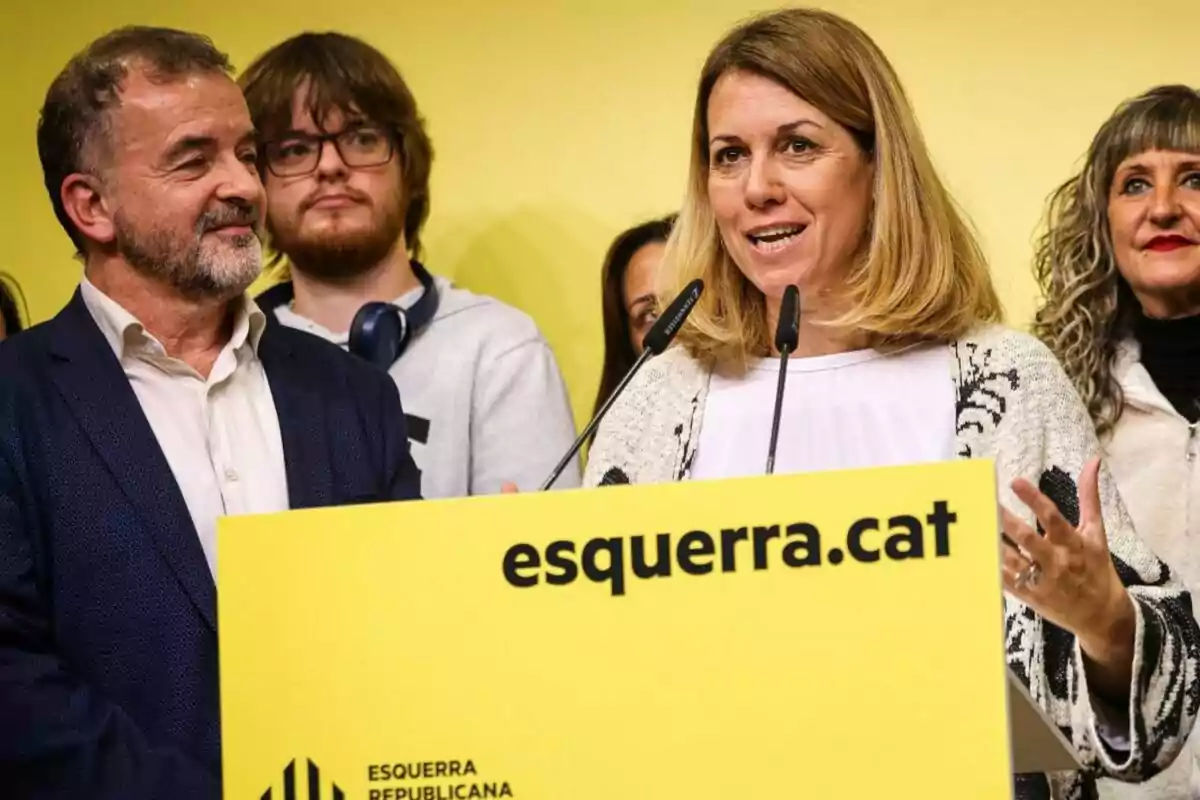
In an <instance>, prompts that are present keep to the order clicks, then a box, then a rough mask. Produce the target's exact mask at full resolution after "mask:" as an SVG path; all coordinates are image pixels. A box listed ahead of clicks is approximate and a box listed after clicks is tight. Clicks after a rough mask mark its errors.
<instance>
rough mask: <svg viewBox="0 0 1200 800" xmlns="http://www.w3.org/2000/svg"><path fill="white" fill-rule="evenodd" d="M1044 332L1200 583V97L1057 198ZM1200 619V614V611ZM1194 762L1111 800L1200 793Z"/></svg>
mask: <svg viewBox="0 0 1200 800" xmlns="http://www.w3.org/2000/svg"><path fill="white" fill-rule="evenodd" d="M1036 268H1037V276H1038V279H1039V281H1040V283H1041V285H1042V288H1043V291H1044V292H1045V303H1044V304H1043V306H1042V307H1041V309H1039V311H1038V314H1037V323H1036V332H1037V333H1038V335H1039V336H1040V337H1041V338H1042V340H1043V341H1044V342H1045V343H1046V344H1047V345H1049V347H1050V349H1051V350H1053V351H1054V352H1055V353H1056V354H1057V355H1058V357H1059V358H1060V359H1061V361H1062V363H1063V365H1064V367H1065V369H1066V372H1067V376H1068V377H1069V378H1070V379H1071V381H1072V382H1073V383H1074V384H1075V388H1076V389H1077V390H1078V391H1079V393H1080V394H1081V395H1082V397H1083V400H1084V403H1085V404H1086V406H1087V409H1088V412H1089V414H1090V416H1091V421H1092V424H1093V425H1094V426H1095V428H1096V431H1097V433H1098V434H1099V435H1100V438H1101V442H1102V443H1103V446H1104V450H1105V454H1106V460H1107V462H1108V464H1109V465H1110V467H1111V469H1112V472H1113V475H1114V477H1115V479H1116V482H1117V485H1118V486H1119V487H1120V489H1121V495H1122V497H1123V498H1124V500H1125V502H1126V503H1127V504H1128V507H1129V511H1130V513H1131V515H1132V516H1133V520H1134V524H1135V526H1136V527H1137V530H1138V531H1139V532H1140V533H1141V534H1142V536H1143V537H1144V538H1145V539H1146V542H1147V543H1148V544H1149V545H1150V546H1151V547H1152V548H1153V549H1154V551H1155V552H1156V553H1158V554H1159V555H1160V556H1161V557H1162V558H1163V559H1164V560H1165V561H1166V562H1167V563H1168V564H1169V565H1170V567H1171V568H1172V569H1173V570H1174V571H1175V572H1176V574H1178V575H1179V576H1180V578H1181V579H1182V580H1183V581H1184V583H1185V584H1186V585H1187V586H1188V588H1189V589H1191V590H1193V591H1194V590H1195V588H1196V586H1197V585H1200V466H1198V465H1197V463H1196V462H1197V457H1198V456H1200V93H1197V92H1196V90H1194V89H1192V88H1190V87H1187V86H1159V87H1156V88H1154V89H1151V90H1150V91H1148V92H1146V93H1144V94H1142V95H1141V96H1139V97H1136V98H1133V99H1131V100H1129V101H1127V102H1125V103H1123V104H1122V105H1121V106H1120V107H1119V108H1118V109H1117V110H1116V112H1115V113H1114V114H1113V115H1112V116H1111V117H1110V118H1109V119H1108V121H1106V122H1105V123H1104V125H1103V126H1101V128H1100V130H1099V131H1098V132H1097V134H1096V136H1095V138H1094V139H1093V140H1092V144H1091V146H1090V148H1089V149H1088V153H1087V157H1086V160H1085V162H1084V166H1083V169H1082V170H1081V171H1080V172H1079V173H1078V174H1077V175H1075V176H1073V177H1072V178H1070V179H1069V180H1067V181H1066V182H1065V183H1064V184H1063V185H1062V186H1060V187H1059V188H1058V189H1057V190H1056V191H1055V193H1054V194H1053V195H1051V199H1050V203H1049V208H1048V213H1047V224H1046V230H1045V233H1044V234H1043V236H1042V238H1041V240H1040V244H1039V248H1038V253H1037V259H1036ZM1192 611H1193V613H1195V611H1196V609H1195V608H1194V607H1193V609H1192ZM1195 738H1196V737H1193V743H1192V746H1191V747H1190V748H1189V750H1190V753H1189V755H1187V756H1185V757H1182V758H1179V759H1178V760H1177V761H1175V763H1174V764H1172V765H1171V767H1170V769H1169V770H1167V771H1166V772H1165V773H1164V774H1163V775H1160V776H1158V777H1156V778H1155V779H1154V780H1152V781H1149V782H1147V783H1146V784H1144V785H1142V786H1138V787H1125V786H1119V785H1116V784H1112V783H1109V782H1105V784H1104V785H1102V787H1101V789H1102V792H1101V796H1102V797H1130V798H1133V797H1137V798H1144V799H1145V800H1149V799H1150V798H1163V799H1164V800H1166V798H1178V797H1193V798H1195V797H1200V769H1197V767H1196V759H1197V756H1198V755H1200V750H1198V748H1197V743H1196V741H1195Z"/></svg>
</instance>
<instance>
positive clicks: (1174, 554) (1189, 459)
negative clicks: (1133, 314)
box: [1098, 339, 1200, 800]
mask: <svg viewBox="0 0 1200 800" xmlns="http://www.w3.org/2000/svg"><path fill="white" fill-rule="evenodd" d="M1140 350H1141V348H1140V347H1139V346H1138V344H1137V342H1136V341H1135V340H1133V339H1129V340H1126V341H1125V342H1122V344H1121V348H1120V350H1119V351H1118V358H1117V363H1116V365H1115V367H1114V369H1113V375H1114V376H1115V377H1116V379H1117V382H1118V383H1119V384H1120V386H1121V391H1122V392H1123V393H1124V399H1125V409H1124V411H1123V412H1122V414H1121V418H1120V419H1119V420H1117V424H1116V427H1115V428H1114V429H1113V430H1112V431H1111V432H1110V433H1109V434H1108V435H1107V436H1106V437H1105V438H1104V449H1105V456H1106V458H1105V462H1106V464H1107V466H1108V468H1109V469H1110V470H1111V471H1112V475H1113V478H1114V479H1115V480H1116V483H1117V488H1118V489H1119V490H1120V492H1121V498H1122V499H1123V500H1124V501H1125V504H1126V507H1127V508H1128V509H1129V514H1130V516H1131V517H1133V527H1134V530H1136V531H1137V532H1138V535H1139V536H1140V537H1141V538H1142V539H1144V540H1145V542H1146V544H1147V545H1149V546H1150V548H1151V549H1152V550H1153V551H1154V552H1155V554H1156V555H1158V556H1159V558H1161V559H1162V560H1163V561H1165V562H1167V564H1168V565H1169V566H1170V567H1171V570H1172V571H1173V572H1174V574H1175V575H1177V576H1178V577H1179V578H1180V579H1181V580H1182V581H1183V582H1184V583H1185V584H1186V585H1187V587H1188V588H1189V589H1190V590H1191V591H1192V597H1193V601H1192V615H1193V616H1195V617H1197V618H1200V603H1198V602H1197V601H1196V599H1195V598H1196V596H1197V594H1198V593H1200V423H1189V422H1188V421H1187V419H1186V418H1185V417H1184V416H1183V415H1182V414H1180V413H1179V412H1178V411H1176V410H1175V407H1174V406H1172V405H1171V401H1169V400H1167V398H1166V397H1164V396H1163V394H1162V392H1161V391H1159V389H1158V387H1157V386H1155V384H1154V379H1153V378H1151V377H1150V373H1149V372H1147V371H1146V367H1145V366H1144V365H1143V364H1142V363H1141V352H1140ZM1098 788H1099V792H1100V798H1101V800H1184V799H1185V798H1187V799H1190V800H1196V799H1197V798H1200V732H1193V733H1192V736H1191V739H1190V742H1189V745H1188V750H1187V752H1185V754H1184V755H1181V756H1180V757H1179V758H1177V759H1175V760H1174V761H1172V762H1171V765H1170V766H1169V767H1167V768H1166V769H1165V770H1163V771H1162V772H1161V773H1159V774H1158V775H1156V776H1154V777H1153V778H1151V779H1150V780H1148V781H1146V782H1144V783H1138V784H1129V783H1121V782H1119V781H1115V780H1111V779H1104V780H1101V781H1100V782H1099V783H1098Z"/></svg>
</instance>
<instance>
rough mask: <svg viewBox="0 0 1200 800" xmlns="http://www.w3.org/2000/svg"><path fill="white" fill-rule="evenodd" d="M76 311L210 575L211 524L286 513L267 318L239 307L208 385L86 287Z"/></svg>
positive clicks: (248, 303)
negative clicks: (159, 466) (162, 465)
mask: <svg viewBox="0 0 1200 800" xmlns="http://www.w3.org/2000/svg"><path fill="white" fill-rule="evenodd" d="M80 293H81V294H82V296H83V302H84V304H85V305H86V306H87V309H88V311H89V312H91V315H92V319H94V320H95V321H96V325H98V326H99V328H100V331H101V333H103V334H104V338H105V339H106V340H107V341H108V344H109V346H110V347H112V349H113V352H114V353H115V354H116V356H117V359H118V360H119V361H120V362H121V368H122V369H123V370H124V371H125V377H126V378H128V379H129V384H130V386H132V387H133V393H134V394H135V395H136V396H137V400H138V403H139V405H141V407H142V412H143V413H144V414H145V415H146V420H147V421H148V422H149V423H150V428H151V429H152V430H153V431H154V436H155V438H156V439H157V440H158V445H159V447H161V448H162V451H163V455H164V456H166V460H167V464H168V466H169V467H170V468H171V474H172V475H173V476H174V477H175V482H176V484H178V486H179V490H180V492H181V493H182V494H183V499H184V502H185V503H186V504H187V509H188V513H189V515H190V516H191V518H192V524H193V525H195V526H196V533H197V535H199V537H200V544H201V546H202V547H203V548H204V558H205V560H207V561H208V568H209V570H211V572H212V574H213V578H214V579H215V578H216V575H217V518H218V517H221V516H223V515H226V514H228V515H235V514H269V513H274V512H276V511H286V510H287V509H288V505H289V502H288V488H287V470H286V467H285V465H284V458H283V435H282V434H281V433H280V430H279V416H278V414H277V413H276V411H275V401H274V399H273V398H272V396H271V387H270V385H269V384H268V382H267V375H266V372H265V371H264V370H263V366H262V362H261V361H259V360H258V341H259V339H260V337H261V336H262V331H263V327H264V326H265V324H266V317H265V316H264V315H263V313H262V312H261V311H260V310H259V309H258V306H256V305H255V304H254V302H253V301H252V300H250V299H249V298H246V299H245V300H244V301H243V303H242V305H241V307H240V308H239V309H238V315H237V319H236V321H235V323H234V328H233V336H232V337H231V338H230V340H229V342H228V343H227V344H226V345H225V347H224V349H222V350H221V353H220V355H218V356H217V360H216V362H215V363H214V364H213V368H212V370H211V371H210V372H209V375H208V378H207V379H205V378H203V377H201V375H200V373H198V372H196V371H195V370H194V369H192V368H191V367H190V366H188V365H187V364H185V363H184V362H183V361H180V360H179V359H176V358H172V357H171V356H168V355H167V353H166V350H165V349H164V348H163V346H162V343H161V342H159V341H158V340H157V339H156V338H154V337H153V336H151V335H150V334H149V333H147V332H146V329H145V328H144V327H143V326H142V324H141V323H140V322H138V321H137V319H136V318H134V316H133V315H132V314H130V313H129V312H128V311H126V310H125V309H124V308H123V307H122V306H121V305H119V304H118V303H117V302H116V301H114V300H112V299H111V298H109V297H108V296H107V295H105V294H104V293H103V292H101V291H100V290H99V289H97V288H96V287H95V286H94V285H93V284H92V283H91V282H90V281H88V279H87V278H84V279H83V282H82V284H81V285H80Z"/></svg>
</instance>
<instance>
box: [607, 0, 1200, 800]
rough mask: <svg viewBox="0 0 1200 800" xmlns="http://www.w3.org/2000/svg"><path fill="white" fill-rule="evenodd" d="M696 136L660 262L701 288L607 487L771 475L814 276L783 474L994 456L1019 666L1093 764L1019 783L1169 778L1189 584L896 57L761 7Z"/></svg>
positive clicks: (1187, 701) (623, 435) (1184, 678)
mask: <svg viewBox="0 0 1200 800" xmlns="http://www.w3.org/2000/svg"><path fill="white" fill-rule="evenodd" d="M691 147H692V157H691V170H690V180H689V185H688V187H687V195H686V198H685V201H684V206H683V208H682V210H681V213H680V215H679V219H678V222H677V223H676V227H675V229H674V232H673V233H672V236H671V239H670V241H669V243H668V245H667V250H666V253H665V254H664V261H663V267H662V269H663V274H664V278H665V279H666V280H667V281H668V282H669V289H670V291H669V292H667V293H666V294H669V295H673V294H675V292H677V291H679V289H680V288H682V287H684V286H685V285H687V284H688V283H689V282H690V281H692V280H693V279H695V278H702V279H703V280H704V283H705V287H706V288H705V292H704V294H703V295H702V296H701V298H700V300H699V303H698V304H697V305H696V306H695V308H694V309H693V311H692V313H691V316H690V317H689V318H688V321H687V323H686V324H685V326H684V328H683V329H682V330H681V331H680V333H679V335H678V337H677V339H676V344H675V346H673V347H671V348H670V349H669V350H667V351H666V352H665V353H663V354H662V355H660V356H657V357H656V358H654V359H653V360H651V361H650V362H649V363H647V365H646V367H645V368H644V369H642V370H641V372H639V373H638V374H637V376H636V377H635V378H634V379H633V381H632V382H631V383H630V384H629V386H628V388H627V390H626V391H625V392H624V393H623V394H622V395H621V396H620V397H619V399H618V400H617V401H616V403H615V404H614V405H613V406H612V409H611V411H610V413H609V414H608V416H607V417H606V418H605V420H604V422H603V423H602V425H601V426H600V428H599V432H598V435H597V438H596V442H595V444H594V446H593V449H592V451H591V456H590V458H589V463H588V467H587V475H586V478H585V484H586V485H592V486H594V485H601V484H613V483H652V482H663V481H675V480H688V479H700V478H724V477H732V476H740V475H752V474H762V473H763V471H764V467H763V464H764V461H765V458H766V454H767V450H768V442H769V440H770V438H771V436H770V430H771V427H772V421H773V414H772V411H773V407H774V405H775V391H776V381H777V379H776V375H777V373H778V370H779V359H775V358H772V356H773V355H774V348H773V342H774V341H775V339H776V331H777V330H778V329H779V317H780V307H781V303H782V298H783V297H784V294H785V289H786V288H787V287H789V286H793V285H794V286H796V287H798V289H799V307H800V311H799V337H798V343H797V345H796V347H795V351H794V356H795V357H794V358H793V359H792V360H791V361H790V362H789V363H788V365H787V368H788V371H789V372H790V373H791V380H789V381H787V383H786V392H785V393H784V396H783V400H782V417H781V419H782V424H781V426H780V429H779V435H778V450H777V464H778V468H777V471H779V472H802V471H811V470H826V469H844V468H858V467H870V466H880V465H887V464H904V463H914V462H928V461H937V460H948V459H953V458H988V459H993V460H995V462H996V464H997V468H998V470H999V476H998V478H999V488H1000V493H1001V494H1000V501H1001V503H1002V504H1003V506H1004V507H1005V508H1006V509H1007V511H1006V512H1005V517H1004V524H1003V527H1004V533H1005V534H1006V536H1007V539H1008V542H1009V543H1006V545H1005V547H1004V553H1005V555H1004V582H1005V588H1006V590H1007V593H1006V607H1005V623H1006V635H1007V654H1008V662H1009V666H1010V667H1011V668H1012V669H1013V671H1014V672H1015V673H1016V674H1017V675H1018V676H1020V677H1021V679H1022V680H1023V681H1025V682H1027V684H1028V685H1029V688H1030V692H1031V694H1032V696H1033V697H1034V698H1036V699H1037V700H1038V701H1039V702H1040V703H1041V705H1042V707H1043V708H1044V709H1045V710H1046V712H1047V713H1048V714H1050V715H1051V717H1052V719H1053V720H1054V721H1055V723H1056V724H1057V725H1058V726H1059V728H1060V729H1062V730H1063V731H1064V732H1065V734H1066V735H1067V736H1068V737H1069V738H1070V739H1071V741H1072V744H1073V745H1074V747H1075V749H1076V751H1077V752H1078V754H1079V756H1080V757H1081V759H1083V763H1084V764H1085V765H1086V766H1087V767H1088V770H1087V772H1086V773H1074V774H1055V775H1053V776H1043V775H1033V776H1020V777H1019V778H1018V780H1017V793H1018V797H1021V798H1034V797H1051V796H1054V797H1060V798H1062V797H1065V798H1085V797H1092V796H1094V791H1095V778H1094V777H1093V773H1096V772H1099V773H1101V774H1107V775H1111V776H1114V777H1116V778H1118V779H1120V780H1125V781H1140V780H1144V779H1145V778H1147V777H1149V776H1151V775H1153V774H1155V773H1157V772H1158V771H1160V770H1162V769H1163V768H1164V767H1165V766H1166V765H1167V764H1169V763H1170V762H1171V761H1172V760H1173V759H1174V758H1175V756H1176V755H1177V754H1178V753H1179V752H1180V749H1181V747H1182V745H1183V742H1184V739H1185V737H1186V736H1187V733H1188V731H1189V730H1190V728H1191V724H1192V720H1193V718H1194V716H1195V714H1196V710H1197V709H1196V707H1197V703H1198V702H1200V700H1198V687H1197V686H1196V685H1195V684H1196V680H1197V678H1196V671H1197V660H1198V657H1200V641H1198V640H1200V632H1198V630H1197V627H1196V623H1195V622H1194V621H1193V619H1192V617H1191V615H1190V614H1189V613H1188V612H1187V602H1185V601H1186V600H1187V598H1188V595H1187V593H1186V592H1185V590H1184V588H1183V587H1182V586H1181V585H1179V584H1178V583H1176V582H1175V580H1174V578H1173V577H1172V576H1169V575H1168V574H1167V573H1166V572H1165V570H1164V568H1163V565H1162V564H1161V563H1160V562H1159V561H1158V560H1157V559H1156V558H1155V556H1154V555H1153V554H1152V553H1151V551H1150V550H1149V549H1148V548H1147V547H1146V546H1145V545H1144V544H1143V543H1142V542H1141V541H1140V540H1139V539H1138V538H1137V536H1136V534H1135V532H1134V530H1133V528H1132V525H1131V523H1130V521H1129V516H1128V514H1127V513H1126V512H1125V510H1124V508H1123V506H1122V504H1121V499H1120V497H1119V495H1118V494H1117V491H1116V487H1115V485H1114V483H1113V481H1112V479H1111V478H1110V477H1109V475H1108V473H1107V471H1105V470H1103V469H1102V468H1101V467H1100V464H1099V460H1098V453H1099V446H1098V443H1097V440H1096V436H1095V433H1094V431H1093V429H1092V426H1091V423H1090V421H1089V419H1088V415H1087V412H1086V410H1085V409H1084V406H1083V404H1082V403H1081V401H1080V400H1079V398H1078V396H1077V395H1076V393H1075V391H1074V389H1073V387H1072V385H1071V383H1070V381H1069V380H1068V379H1067V377H1066V375H1065V374H1064V372H1063V370H1062V368H1061V367H1060V365H1059V363H1058V362H1057V361H1056V360H1055V359H1054V357H1053V356H1052V355H1051V354H1050V351H1049V350H1048V349H1046V348H1045V347H1044V346H1043V345H1042V344H1041V343H1039V342H1038V341H1037V340H1036V339H1034V338H1032V337H1030V336H1027V335H1024V334H1020V333H1017V332H1014V331H1010V330H1007V329H1004V328H1002V327H1000V326H999V325H998V324H997V323H998V321H999V319H1000V317H1001V311H1000V304H999V302H998V300H997V297H996V293H995V291H994V289H993V287H992V285H991V282H990V278H989V275H988V270H987V265H986V263H985V261H984V258H983V255H982V253H981V250H980V248H979V246H978V245H977V243H976V240H975V238H974V237H973V235H972V233H971V231H970V229H969V227H968V225H967V224H966V222H965V221H964V219H963V217H962V216H961V214H960V213H959V211H958V210H957V209H956V207H955V204H954V202H953V200H952V199H951V197H950V196H949V194H948V192H947V190H946V189H945V187H944V186H943V184H942V183H941V181H940V180H939V178H938V176H937V174H936V173H935V171H934V168H933V166H932V163H931V160H930V157H929V154H928V152H927V150H926V148H925V144H924V143H923V141H922V137H921V133H920V131H919V130H918V128H917V124H916V121H915V119H914V115H913V113H912V111H911V109H910V107H909V105H908V102H907V99H906V97H905V95H904V92H903V89H902V88H901V86H900V83H899V81H898V79H897V77H896V75H895V73H894V72H893V70H892V68H891V66H890V64H889V63H888V61H887V60H886V58H885V57H884V56H883V54H882V53H881V52H880V51H879V50H878V48H877V47H876V46H875V44H874V43H873V42H872V41H871V40H870V39H869V38H868V37H867V36H866V34H865V33H863V32H862V31H861V30H859V29H858V28H857V27H855V26H853V25H852V24H850V23H849V22H847V21H845V20H843V19H841V18H839V17H836V16H833V15H831V14H827V13H824V12H819V11H812V10H802V9H794V10H785V11H780V12H776V13H773V14H770V15H767V16H763V17H759V18H757V19H754V20H752V21H749V22H747V23H746V24H744V25H742V26H741V27H739V28H737V29H735V30H734V31H732V32H731V33H729V34H728V35H727V36H726V37H725V38H724V39H723V40H722V41H721V42H720V43H719V44H718V45H717V46H716V48H715V49H714V50H713V52H712V53H711V54H710V55H709V57H708V60H707V62H706V64H705V66H704V68H703V71H702V74H701V77H700V83H699V91H698V95H697V98H696V106H695V120H694V124H693V137H692V145H691ZM785 322H786V320H785ZM1060 509H1061V511H1060ZM1035 526H1040V527H1041V528H1043V529H1044V531H1045V536H1044V537H1043V536H1041V535H1039V534H1038V533H1037V532H1036V531H1035ZM947 602H953V600H952V598H947ZM1047 622H1050V623H1054V624H1053V625H1051V624H1047ZM1064 630H1065V631H1068V632H1070V634H1073V636H1072V635H1067V634H1065V633H1064V632H1063V631H1064ZM1076 644H1078V648H1076ZM868 724H869V723H868Z"/></svg>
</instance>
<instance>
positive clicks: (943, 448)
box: [692, 344, 955, 480]
mask: <svg viewBox="0 0 1200 800" xmlns="http://www.w3.org/2000/svg"><path fill="white" fill-rule="evenodd" d="M949 359H950V351H949V349H948V348H946V347H945V346H944V345H940V344H934V345H923V346H917V347H911V348H907V349H905V350H902V351H900V352H898V353H893V354H890V355H886V354H883V353H880V352H878V351H876V350H857V351H854V352H849V353H838V354H836V355H831V356H816V357H812V358H789V359H788V375H787V383H786V386H785V389H784V399H783V412H782V415H781V417H780V426H779V442H778V444H777V446H776V451H775V472H776V473H777V474H779V473H796V472H818V471H823V470H837V469H859V468H864V467H878V466H891V465H901V464H915V463H923V462H931V461H946V460H950V459H952V458H954V455H955V453H954V448H955V431H954V419H955V412H954V383H953V381H952V379H951V375H952V373H951V364H950V361H949ZM778 379H779V359H778V358H764V359H762V360H760V361H758V362H756V363H754V364H753V365H752V366H751V368H750V369H749V370H748V371H747V373H746V375H745V376H744V377H741V378H729V377H722V376H720V375H718V374H715V373H714V374H713V376H712V383H711V384H710V386H709V391H708V402H707V403H706V404H705V406H704V419H703V421H702V423H701V426H700V441H699V445H698V447H697V449H696V460H695V463H694V464H693V467H692V478H693V479H695V480H702V479H709V478H729V477H742V476H751V475H763V474H765V473H766V463H767V449H768V447H769V445H770V440H771V420H772V412H773V410H774V408H775V394H776V387H777V384H778Z"/></svg>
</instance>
